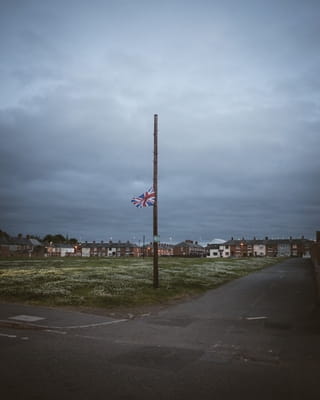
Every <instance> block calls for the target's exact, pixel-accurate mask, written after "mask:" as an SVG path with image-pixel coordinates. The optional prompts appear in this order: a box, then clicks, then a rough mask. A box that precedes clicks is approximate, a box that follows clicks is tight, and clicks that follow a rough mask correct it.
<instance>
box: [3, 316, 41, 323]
mask: <svg viewBox="0 0 320 400" xmlns="http://www.w3.org/2000/svg"><path fill="white" fill-rule="evenodd" d="M8 319H13V320H15V321H23V322H36V321H41V320H42V319H45V318H43V317H38V316H36V315H15V316H14V317H9V318H8Z"/></svg>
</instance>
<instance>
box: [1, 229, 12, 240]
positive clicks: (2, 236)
mask: <svg viewBox="0 0 320 400" xmlns="http://www.w3.org/2000/svg"><path fill="white" fill-rule="evenodd" d="M9 237H10V235H9V234H8V233H7V232H4V231H2V230H0V238H3V239H9Z"/></svg>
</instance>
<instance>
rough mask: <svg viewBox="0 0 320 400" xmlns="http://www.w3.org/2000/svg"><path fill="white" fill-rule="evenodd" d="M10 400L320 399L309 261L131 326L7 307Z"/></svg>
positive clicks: (4, 347)
mask: <svg viewBox="0 0 320 400" xmlns="http://www.w3.org/2000/svg"><path fill="white" fill-rule="evenodd" d="M0 356H1V359H0V399H1V400H11V399H14V400H17V399H23V400H28V399H33V400H36V399H42V400H43V399H86V400H89V399H111V400H112V399H151V400H155V399H166V400H167V399H172V400H175V399H184V400H186V399H198V400H201V399H210V400H212V399H218V400H223V399H239V398H240V399H242V398H243V399H255V400H257V399H272V400H274V399H281V400H284V399H290V400H291V399H299V400H300V399H317V400H318V399H320V319H319V314H318V311H317V309H316V308H315V290H314V283H313V277H312V267H311V263H310V261H309V260H302V259H291V260H287V261H284V262H283V263H281V264H278V265H276V266H273V267H269V268H266V269H265V270H263V271H260V272H257V273H254V274H251V275H249V276H247V277H245V278H241V279H238V280H235V281H233V282H231V283H229V284H226V285H224V286H221V287H220V288H218V289H216V290H212V291H210V292H208V293H206V294H205V295H204V296H201V297H199V298H197V299H194V300H191V301H188V302H185V303H181V304H178V305H176V306H172V307H169V308H167V309H163V310H160V311H159V310H158V311H154V312H150V313H146V314H138V315H134V316H133V315H128V316H125V317H121V318H116V317H115V318H110V317H106V316H101V315H100V316H99V315H90V314H87V313H80V312H71V311H64V310H57V309H49V308H43V307H28V306H20V305H13V304H1V305H0Z"/></svg>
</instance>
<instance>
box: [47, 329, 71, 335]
mask: <svg viewBox="0 0 320 400" xmlns="http://www.w3.org/2000/svg"><path fill="white" fill-rule="evenodd" d="M45 332H49V333H58V334H59V335H66V334H67V332H64V331H55V330H53V329H45Z"/></svg>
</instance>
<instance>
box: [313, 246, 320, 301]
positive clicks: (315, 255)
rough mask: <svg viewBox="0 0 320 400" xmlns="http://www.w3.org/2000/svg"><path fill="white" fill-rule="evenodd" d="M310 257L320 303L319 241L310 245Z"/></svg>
mask: <svg viewBox="0 0 320 400" xmlns="http://www.w3.org/2000/svg"><path fill="white" fill-rule="evenodd" d="M311 259H312V262H313V266H314V273H315V280H316V285H317V295H318V302H319V303H320V242H317V243H315V244H314V245H313V246H312V247H311Z"/></svg>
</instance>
